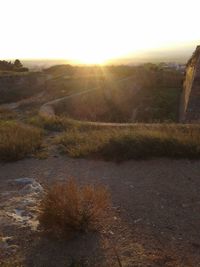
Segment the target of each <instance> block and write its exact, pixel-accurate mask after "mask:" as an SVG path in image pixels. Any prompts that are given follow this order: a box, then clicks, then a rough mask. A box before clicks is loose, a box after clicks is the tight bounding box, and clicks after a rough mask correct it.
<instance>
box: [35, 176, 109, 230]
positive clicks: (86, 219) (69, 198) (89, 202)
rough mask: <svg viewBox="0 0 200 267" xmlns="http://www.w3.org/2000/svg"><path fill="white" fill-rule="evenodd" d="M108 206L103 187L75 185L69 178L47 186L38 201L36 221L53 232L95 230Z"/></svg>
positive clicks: (107, 197)
mask: <svg viewBox="0 0 200 267" xmlns="http://www.w3.org/2000/svg"><path fill="white" fill-rule="evenodd" d="M109 206H110V197H109V193H108V191H107V190H106V188H105V187H100V186H98V187H94V186H91V185H85V186H82V187H79V186H78V185H77V183H75V181H73V180H70V181H68V182H67V183H65V184H61V183H60V184H58V183H57V184H55V185H54V186H52V187H49V189H48V190H47V192H46V195H45V196H44V198H43V200H42V201H41V203H40V215H39V221H40V224H41V226H42V228H43V229H44V230H45V231H47V232H50V233H53V234H55V235H63V234H64V235H68V234H71V233H73V232H87V231H93V230H98V229H99V228H100V227H101V226H102V225H103V220H104V218H105V215H106V212H107V211H108V208H109Z"/></svg>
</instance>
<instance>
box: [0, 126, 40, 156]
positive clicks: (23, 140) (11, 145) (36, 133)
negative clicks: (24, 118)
mask: <svg viewBox="0 0 200 267" xmlns="http://www.w3.org/2000/svg"><path fill="white" fill-rule="evenodd" d="M41 143H42V131H41V130H40V129H37V128H34V127H30V126H26V125H24V124H22V123H19V122H16V121H4V122H0V160H3V161H13V160H19V159H22V158H24V157H26V156H27V155H29V154H31V153H34V152H35V151H36V150H37V149H39V148H40V146H41Z"/></svg>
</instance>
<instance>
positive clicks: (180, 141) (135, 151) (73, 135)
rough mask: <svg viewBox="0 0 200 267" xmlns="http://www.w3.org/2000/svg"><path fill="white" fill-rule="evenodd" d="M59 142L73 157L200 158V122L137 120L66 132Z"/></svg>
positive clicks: (125, 158) (121, 158)
mask: <svg viewBox="0 0 200 267" xmlns="http://www.w3.org/2000/svg"><path fill="white" fill-rule="evenodd" d="M58 143H59V144H61V146H62V149H63V151H64V152H65V153H66V154H67V155H69V156H71V157H100V158H104V159H108V160H128V159H146V158H154V157H169V158H200V126H198V125H178V124H152V125H151V124H149V125H147V124H136V125H134V126H133V127H124V128H114V129H113V128H108V129H105V128H104V129H95V130H92V129H86V130H85V131H83V130H80V129H79V130H71V131H67V132H65V133H64V134H63V135H62V136H61V137H59V139H58Z"/></svg>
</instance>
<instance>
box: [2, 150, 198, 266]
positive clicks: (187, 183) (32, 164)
mask: <svg viewBox="0 0 200 267" xmlns="http://www.w3.org/2000/svg"><path fill="white" fill-rule="evenodd" d="M20 177H30V178H34V179H36V181H38V182H39V183H40V184H41V185H42V186H44V187H45V186H46V185H49V184H51V183H54V182H55V181H58V180H62V181H65V180H67V179H69V178H70V177H74V178H75V179H76V180H77V181H78V182H79V183H92V184H104V185H106V186H107V187H108V188H109V190H110V191H111V195H112V201H113V212H112V216H111V217H110V218H109V220H105V230H104V231H103V232H102V233H100V234H97V233H91V234H83V235H77V236H74V237H73V238H71V239H70V240H67V241H66V240H60V241H58V240H54V239H50V238H47V237H45V236H43V235H41V234H40V233H39V232H34V231H31V230H30V229H29V228H28V227H19V226H17V225H14V224H10V221H9V220H8V219H7V218H5V217H4V218H1V223H0V227H1V230H0V232H1V233H2V236H12V237H13V242H14V245H15V246H16V249H15V250H14V254H12V253H10V254H9V253H8V254H3V253H2V254H0V257H1V258H0V266H5V265H3V260H5V258H9V257H11V259H12V257H16V255H18V256H19V257H20V260H22V262H23V265H22V266H27V267H33V266H34V267H36V266H37V267H40V266H41V267H56V266H58V267H62V266H63V267H64V266H91V267H95V266H99V267H103V266H120V264H121V266H123V267H128V266H129V267H132V266H135V267H136V266H144V267H146V266H152V267H153V266H155V267H156V266H181V267H182V266H185V267H186V266H187V267H188V266H191V267H198V266H200V231H199V228H200V227H199V226H200V194H199V188H200V161H188V160H170V159H155V160H148V161H128V162H124V163H120V164H116V163H111V162H103V161H93V160H85V159H70V158H67V157H65V156H62V155H58V154H56V153H55V154H53V155H50V156H49V158H47V159H44V160H39V159H33V158H30V159H25V160H22V161H18V162H14V163H6V164H1V165H0V193H1V209H2V210H3V209H6V207H7V206H6V202H7V201H8V198H6V194H5V193H6V192H8V191H9V190H11V189H12V188H11V186H10V181H12V180H14V179H16V178H20ZM8 181H9V182H8ZM0 251H1V250H0ZM75 261H78V262H79V264H80V265H75ZM13 262H14V261H13ZM73 264H74V265H73ZM9 266H18V265H17V264H16V265H15V263H14V265H9ZM19 266H20V265H19Z"/></svg>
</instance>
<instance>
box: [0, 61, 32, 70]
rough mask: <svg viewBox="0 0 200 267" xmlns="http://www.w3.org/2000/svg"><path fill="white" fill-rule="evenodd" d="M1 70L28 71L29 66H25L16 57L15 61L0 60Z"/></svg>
mask: <svg viewBox="0 0 200 267" xmlns="http://www.w3.org/2000/svg"><path fill="white" fill-rule="evenodd" d="M0 71H20V72H24V71H28V68H24V67H23V65H22V63H21V62H20V60H19V59H16V60H15V61H14V63H12V62H11V61H6V60H0Z"/></svg>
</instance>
